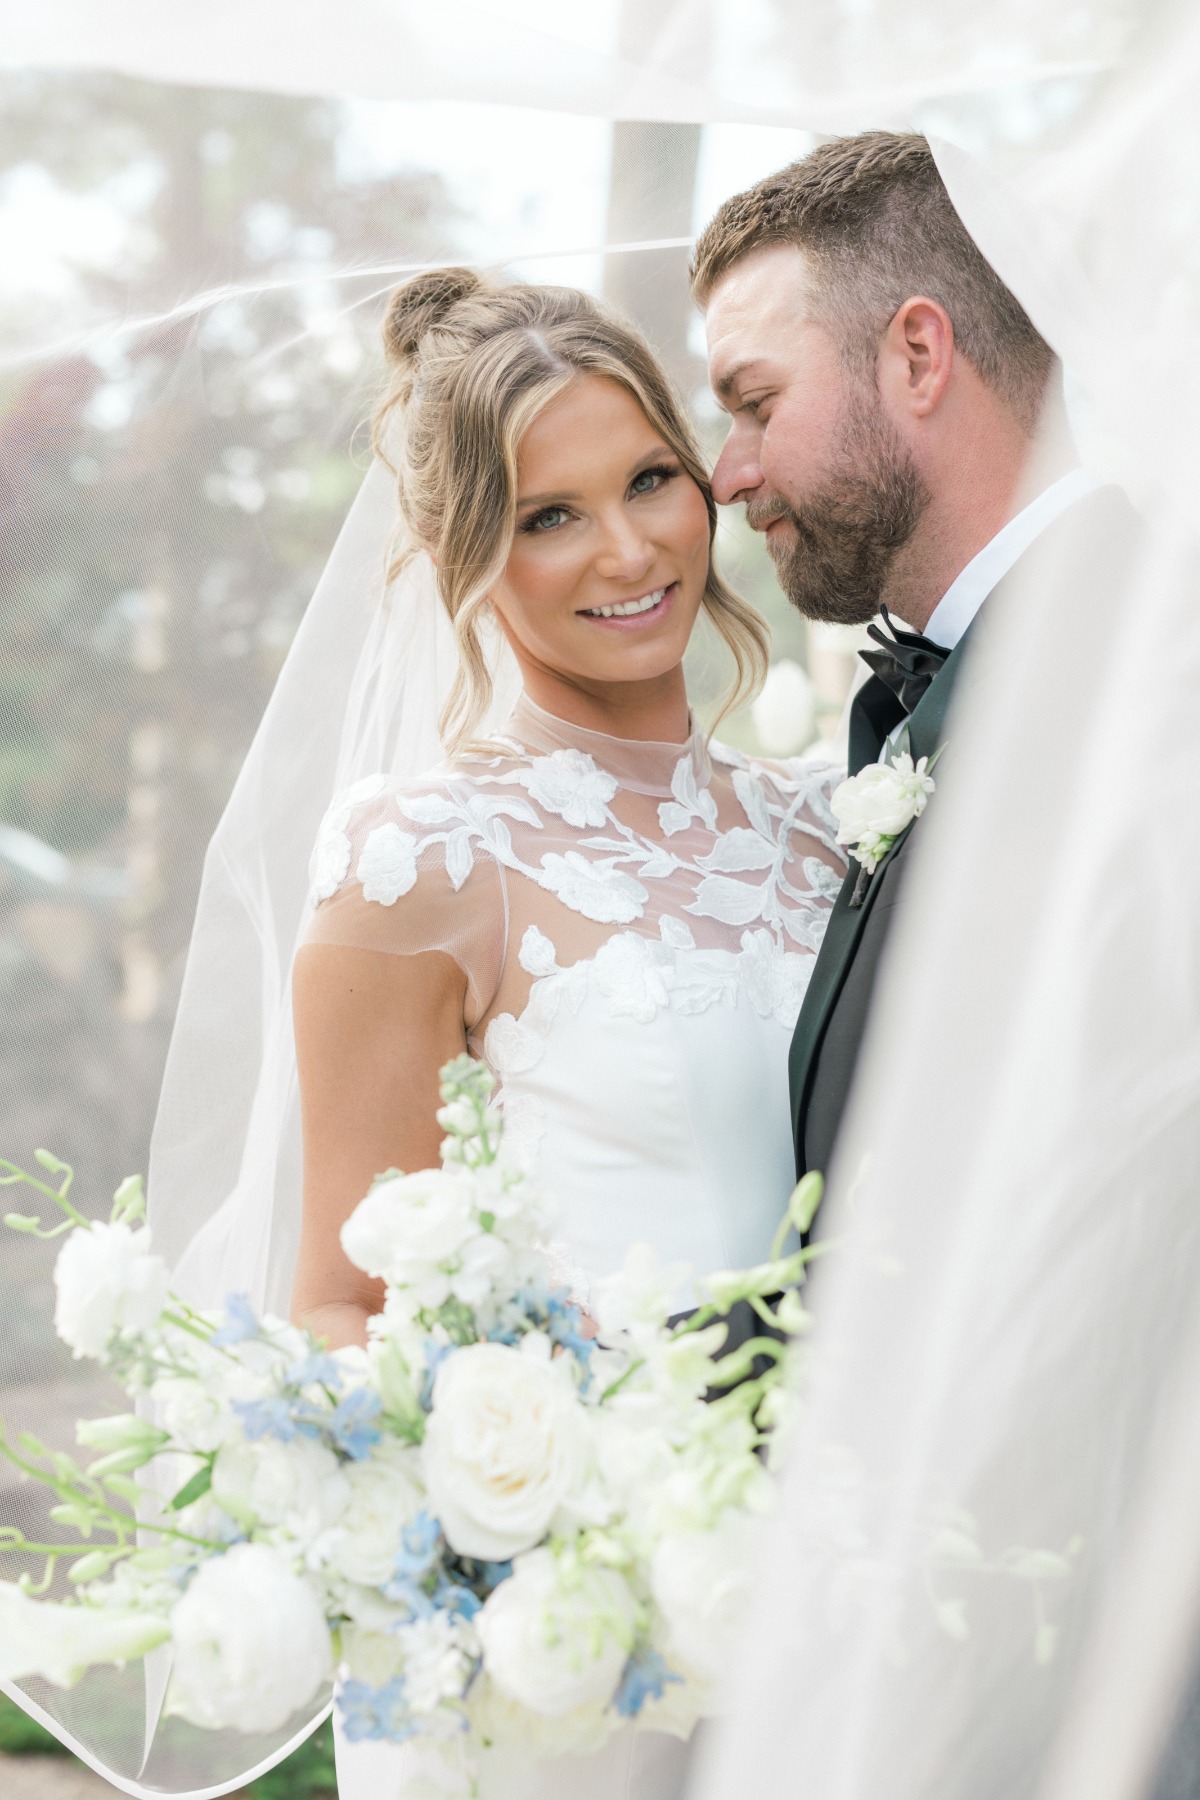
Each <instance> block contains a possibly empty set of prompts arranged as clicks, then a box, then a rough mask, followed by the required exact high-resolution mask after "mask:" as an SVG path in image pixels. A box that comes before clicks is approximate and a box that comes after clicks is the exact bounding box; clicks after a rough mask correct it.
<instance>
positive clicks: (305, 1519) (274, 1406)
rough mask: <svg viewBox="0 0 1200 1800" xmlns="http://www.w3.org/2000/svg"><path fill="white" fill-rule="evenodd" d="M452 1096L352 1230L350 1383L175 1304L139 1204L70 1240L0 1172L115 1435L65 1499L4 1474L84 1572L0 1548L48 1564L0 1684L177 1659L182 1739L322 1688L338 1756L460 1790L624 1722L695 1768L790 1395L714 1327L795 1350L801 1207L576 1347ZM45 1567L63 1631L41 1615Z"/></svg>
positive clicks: (489, 1116) (536, 1199)
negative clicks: (412, 1771)
mask: <svg viewBox="0 0 1200 1800" xmlns="http://www.w3.org/2000/svg"><path fill="white" fill-rule="evenodd" d="M442 1096H443V1100H444V1105H443V1107H442V1110H441V1111H440V1113H439V1115H438V1117H439V1122H440V1123H441V1125H442V1127H443V1129H444V1130H445V1132H446V1134H447V1135H446V1140H445V1143H444V1145H443V1150H442V1156H443V1163H442V1166H441V1168H439V1169H431V1170H424V1171H422V1172H420V1173H417V1174H408V1175H405V1174H399V1173H397V1172H395V1171H390V1172H388V1173H387V1174H384V1175H381V1176H380V1177H378V1179H377V1180H376V1181H375V1183H374V1185H373V1186H372V1188H371V1191H370V1193H369V1194H368V1195H367V1196H366V1198H365V1199H364V1200H363V1201H362V1203H361V1204H360V1205H359V1206H358V1207H357V1209H356V1210H355V1212H354V1213H353V1214H352V1215H351V1217H350V1218H349V1219H348V1221H347V1222H346V1225H345V1226H344V1228H343V1232H342V1242H343V1245H344V1247H345V1250H346V1252H347V1254H348V1256H349V1257H350V1258H351V1260H352V1261H353V1262H354V1263H355V1264H356V1265H357V1266H358V1267H360V1268H362V1269H364V1270H365V1271H366V1272H367V1273H368V1274H370V1275H372V1276H376V1277H378V1278H380V1279H381V1280H382V1281H383V1283H384V1285H385V1290H386V1301H385V1305H384V1307H383V1310H382V1312H381V1313H380V1314H379V1315H378V1316H377V1317H376V1318H375V1319H374V1320H373V1321H372V1325H371V1335H370V1342H369V1345H368V1347H367V1349H366V1350H365V1351H364V1350H361V1349H347V1350H340V1351H335V1352H332V1353H330V1352H328V1351H327V1350H326V1349H325V1348H324V1347H323V1346H322V1345H321V1344H320V1343H319V1342H318V1341H316V1340H315V1339H314V1338H313V1337H312V1336H311V1334H309V1333H307V1332H305V1331H303V1330H300V1329H298V1328H297V1327H296V1326H294V1325H291V1324H288V1323H285V1322H284V1321H282V1320H279V1319H272V1318H263V1317H259V1316H257V1314H256V1313H255V1311H254V1309H253V1308H252V1307H251V1306H250V1304H249V1303H248V1302H247V1301H246V1299H244V1298H242V1297H239V1296H237V1295H233V1296H231V1297H230V1298H229V1299H228V1300H227V1302H226V1305H225V1310H224V1313H223V1315H221V1316H215V1315H212V1314H208V1313H201V1312H197V1311H195V1310H194V1309H192V1308H191V1307H189V1306H187V1305H185V1304H184V1303H183V1302H182V1301H180V1300H178V1299H176V1298H174V1297H173V1296H172V1295H171V1294H170V1293H169V1291H168V1277H167V1271H166V1268H165V1266H164V1264H163V1263H162V1261H161V1260H160V1259H159V1258H158V1257H156V1256H155V1254H154V1251H153V1248H152V1245H151V1241H150V1233H149V1230H148V1228H147V1227H146V1225H145V1223H144V1205H143V1198H142V1190H141V1184H140V1182H138V1181H137V1180H132V1181H128V1182H126V1183H124V1184H123V1185H122V1187H121V1188H120V1189H119V1190H118V1192H117V1195H116V1197H115V1200H114V1204H113V1210H112V1216H111V1218H110V1219H109V1221H108V1222H107V1223H89V1221H88V1220H86V1219H85V1218H84V1217H83V1216H82V1215H81V1214H80V1213H79V1212H78V1211H77V1209H76V1208H75V1206H74V1204H73V1202H72V1201H71V1198H70V1189H71V1171H70V1170H69V1169H68V1168H67V1167H66V1165H65V1164H62V1163H60V1162H58V1161H57V1160H56V1159H55V1158H54V1157H52V1156H50V1155H49V1154H47V1153H46V1152H40V1153H39V1155H38V1162H39V1164H40V1165H41V1168H42V1171H43V1175H44V1176H45V1177H46V1178H47V1179H41V1178H39V1177H35V1176H32V1175H27V1174H26V1173H25V1172H24V1171H21V1170H19V1169H17V1168H15V1166H14V1165H11V1164H4V1165H3V1169H4V1170H5V1171H7V1172H6V1173H5V1174H3V1175H2V1176H0V1180H4V1181H6V1182H7V1183H10V1184H12V1183H16V1182H23V1183H25V1184H27V1185H30V1186H32V1187H33V1188H35V1189H37V1190H38V1191H39V1192H40V1193H41V1194H42V1196H43V1199H45V1200H51V1201H53V1202H54V1203H55V1204H56V1205H57V1206H58V1207H59V1208H60V1209H61V1211H62V1212H63V1213H64V1214H65V1217H64V1218H63V1219H62V1221H61V1222H59V1223H58V1224H56V1225H54V1226H51V1227H47V1226H46V1225H45V1224H44V1222H43V1221H42V1220H41V1219H40V1218H39V1217H36V1216H34V1217H25V1216H21V1215H16V1214H10V1215H8V1218H7V1221H6V1222H7V1224H8V1225H10V1226H11V1227H13V1228H14V1229H17V1230H21V1231H28V1232H34V1233H38V1234H40V1235H59V1234H62V1235H63V1236H64V1237H65V1242H64V1244H63V1247H62V1250H61V1251H60V1253H59V1257H58V1263H57V1267H56V1271H55V1284H56V1290H57V1303H56V1312H55V1325H56V1328H57V1331H58V1334H59V1336H60V1337H61V1338H62V1339H63V1341H64V1342H65V1343H66V1344H68V1345H69V1346H70V1347H71V1349H72V1350H73V1351H74V1353H75V1355H76V1356H87V1357H92V1358H95V1359H97V1360H98V1361H100V1362H102V1363H104V1364H106V1365H107V1366H108V1367H109V1368H110V1369H111V1370H112V1372H113V1373H114V1374H115V1375H116V1376H117V1377H118V1379H119V1380H120V1381H121V1383H122V1385H123V1386H124V1387H125V1389H126V1391H127V1393H128V1394H129V1396H130V1398H131V1400H132V1402H133V1407H132V1409H131V1410H130V1411H129V1412H128V1413H126V1414H123V1415H121V1416H119V1417H116V1418H110V1419H101V1420H93V1421H90V1422H85V1423H81V1424H80V1425H79V1426H78V1428H77V1438H78V1442H79V1443H80V1444H81V1445H83V1446H84V1447H85V1448H86V1449H88V1450H90V1451H92V1452H94V1453H95V1459H94V1460H92V1461H91V1462H89V1463H88V1465H87V1467H86V1468H84V1467H81V1466H80V1465H79V1463H78V1462H77V1461H76V1460H75V1459H73V1458H72V1457H70V1456H68V1455H66V1454H63V1453H61V1452H57V1451H55V1452H52V1451H49V1450H47V1449H46V1448H45V1446H43V1445H42V1444H40V1443H39V1442H37V1441H36V1440H35V1439H33V1438H31V1437H28V1436H24V1437H22V1438H21V1439H20V1440H18V1441H17V1442H16V1443H15V1444H10V1443H7V1442H2V1443H0V1447H2V1448H3V1452H4V1454H5V1455H7V1456H8V1457H9V1458H10V1459H11V1460H12V1461H13V1462H15V1463H16V1464H17V1466H18V1467H19V1468H20V1469H21V1470H22V1471H23V1472H24V1473H25V1474H26V1475H28V1476H31V1477H36V1478H37V1479H38V1480H40V1481H43V1482H45V1483H46V1484H47V1485H48V1486H49V1487H50V1488H51V1489H53V1490H54V1493H55V1497H56V1502H57V1503H56V1504H55V1506H54V1507H53V1508H52V1509H51V1517H52V1518H53V1519H54V1520H55V1522H56V1523H57V1524H58V1525H60V1526H61V1527H63V1528H64V1529H65V1530H66V1531H73V1532H75V1533H76V1534H78V1535H80V1536H81V1537H82V1538H83V1539H85V1540H86V1544H85V1545H83V1546H80V1545H74V1546H71V1545H68V1544H63V1543H49V1544H35V1543H32V1542H30V1541H29V1540H28V1539H27V1538H26V1537H25V1536H24V1535H23V1534H22V1533H21V1532H19V1531H18V1530H16V1529H14V1528H7V1527H6V1528H3V1529H0V1549H7V1550H9V1551H15V1552H23V1553H26V1554H28V1553H37V1554H39V1555H44V1556H45V1557H46V1559H47V1562H46V1568H45V1573H44V1576H43V1577H42V1579H41V1581H40V1582H35V1581H34V1580H33V1578H32V1577H31V1576H28V1575H27V1576H26V1577H24V1578H23V1579H22V1580H21V1581H19V1582H16V1583H5V1584H0V1676H3V1677H5V1678H7V1679H8V1680H10V1681H11V1680H16V1679H20V1678H23V1677H25V1676H29V1675H41V1676H43V1677H45V1678H47V1679H49V1680H50V1681H52V1682H56V1683H59V1684H68V1683H70V1682H72V1681H73V1680H76V1679H77V1678H78V1677H79V1675H80V1674H81V1673H82V1672H83V1671H84V1670H85V1669H87V1668H88V1667H90V1666H91V1665H93V1664H96V1663H102V1662H124V1661H126V1660H127V1659H130V1658H134V1657H139V1656H142V1655H144V1654H146V1653H147V1652H149V1651H150V1650H152V1649H154V1648H155V1647H156V1646H158V1645H160V1644H169V1645H170V1647H171V1658H172V1670H171V1676H170V1686H169V1690H168V1701H167V1704H168V1708H169V1709H170V1710H171V1711H173V1712H174V1713H176V1714H178V1715H181V1716H182V1717H183V1718H185V1719H188V1720H190V1721H192V1722H193V1723H195V1724H197V1725H200V1726H205V1727H210V1728H213V1729H219V1728H222V1727H234V1728H238V1729H241V1730H244V1731H273V1730H278V1729H280V1728H281V1727H283V1726H284V1725H285V1724H286V1723H287V1722H288V1721H289V1720H292V1719H295V1718H296V1717H297V1715H300V1714H301V1712H302V1709H303V1708H305V1707H308V1706H312V1705H314V1704H315V1703H318V1702H319V1697H320V1696H321V1694H322V1692H323V1690H324V1688H325V1687H326V1686H327V1684H329V1683H330V1682H331V1681H336V1682H337V1693H338V1704H339V1706H340V1709H341V1715H342V1720H343V1724H344V1727H345V1730H346V1732H347V1734H348V1735H349V1736H350V1737H351V1738H360V1737H373V1738H386V1739H390V1740H392V1741H394V1742H401V1741H405V1740H409V1739H414V1740H419V1741H423V1742H424V1743H426V1744H427V1745H428V1744H432V1745H438V1746H440V1747H441V1750H440V1752H439V1753H440V1754H444V1755H445V1757H446V1758H447V1760H448V1761H450V1762H452V1763H454V1764H455V1765H456V1766H457V1767H458V1768H459V1769H460V1771H462V1772H465V1773H466V1775H467V1776H468V1777H470V1776H471V1775H472V1774H473V1772H474V1770H475V1769H476V1768H477V1766H478V1762H479V1758H480V1757H481V1756H482V1755H485V1754H487V1755H494V1756H499V1757H503V1755H504V1753H505V1748H506V1747H507V1749H508V1750H510V1751H512V1752H515V1753H517V1754H518V1755H519V1756H520V1757H522V1758H523V1759H525V1760H528V1759H529V1758H531V1757H538V1756H547V1755H555V1754H561V1753H564V1752H568V1751H576V1752H577V1751H590V1750H592V1749H594V1748H596V1747H598V1746H599V1745H601V1744H602V1743H603V1742H604V1740H605V1739H606V1738H607V1737H608V1736H609V1735H610V1734H611V1733H612V1732H613V1731H614V1730H616V1729H617V1728H618V1727H619V1726H620V1725H621V1724H622V1723H623V1722H625V1721H630V1720H636V1721H637V1722H638V1723H639V1724H640V1725H645V1726H649V1727H653V1728H655V1729H659V1730H667V1731H672V1732H676V1733H678V1734H679V1735H681V1736H686V1735H687V1734H688V1732H690V1730H691V1728H692V1726H693V1725H694V1723H695V1722H696V1720H697V1719H698V1718H699V1717H700V1716H701V1715H703V1714H704V1713H705V1712H707V1711H710V1710H711V1709H712V1705H713V1688H714V1682H715V1678H716V1676H717V1674H718V1670H719V1667H720V1665H721V1663H722V1660H723V1658H724V1657H725V1656H726V1655H727V1651H728V1643H729V1633H730V1629H731V1625H732V1624H733V1623H734V1620H735V1617H736V1613H737V1610H738V1603H739V1600H740V1597H741V1594H742V1590H743V1587H744V1585H745V1577H746V1572H747V1562H748V1556H749V1550H750V1545H751V1540H752V1538H753V1535H754V1526H755V1521H756V1518H757V1517H758V1515H760V1514H761V1513H762V1512H763V1511H764V1510H765V1509H766V1507H767V1506H768V1504H769V1501H770V1496H771V1489H772V1485H773V1476H772V1474H771V1472H770V1458H769V1457H768V1458H767V1459H765V1460H764V1458H763V1456H762V1455H761V1454H760V1450H761V1447H762V1446H763V1444H764V1440H765V1439H766V1438H767V1436H768V1434H769V1432H770V1430H771V1428H772V1426H774V1425H776V1424H777V1423H778V1422H779V1419H780V1417H781V1413H782V1410H783V1407H784V1403H785V1395H786V1393H787V1388H786V1385H785V1381H784V1373H783V1362H784V1358H785V1352H784V1351H783V1349H782V1347H781V1345H780V1344H779V1343H777V1342H775V1341H774V1340H772V1339H770V1338H767V1337H762V1338H755V1339H754V1340H752V1341H751V1342H750V1343H749V1344H746V1345H744V1346H742V1347H741V1348H740V1349H739V1350H737V1351H736V1352H734V1353H732V1354H730V1355H728V1356H726V1357H724V1358H723V1359H721V1360H718V1357H719V1353H720V1351H721V1349H722V1347H723V1345H724V1342H725V1338H726V1326H725V1325H724V1323H723V1322H721V1321H720V1320H719V1319H718V1318H717V1316H716V1315H717V1314H718V1313H719V1312H722V1311H725V1310H727V1309H728V1308H729V1307H730V1306H731V1305H732V1304H733V1303H734V1302H735V1301H736V1300H738V1299H742V1298H745V1299H748V1300H749V1301H750V1303H751V1305H752V1306H754V1307H755V1308H756V1309H757V1310H758V1311H759V1312H760V1313H761V1314H762V1316H763V1317H764V1319H767V1320H770V1321H771V1322H772V1323H777V1324H780V1325H782V1326H784V1327H785V1328H786V1329H787V1330H789V1331H792V1332H795V1331H797V1330H799V1329H800V1328H801V1327H802V1326H803V1324H804V1314H803V1310H802V1308H801V1305H800V1302H799V1298H798V1296H797V1295H796V1294H795V1292H794V1291H789V1292H788V1293H787V1294H786V1295H785V1299H784V1301H783V1303H782V1311H781V1313H779V1314H776V1315H772V1314H771V1313H770V1312H768V1311H767V1309H766V1307H765V1296H767V1295H768V1294H778V1293H779V1291H780V1290H781V1289H791V1288H792V1286H793V1284H794V1283H795V1282H796V1281H797V1279H798V1278H799V1276H800V1273H801V1270H802V1267H803V1264H804V1261H805V1259H806V1257H807V1256H808V1255H809V1254H810V1253H809V1252H806V1251H796V1252H794V1253H792V1254H787V1255H785V1254H784V1245H785V1242H786V1240H787V1234H788V1232H789V1230H790V1229H791V1228H792V1227H793V1226H794V1227H797V1228H800V1229H803V1228H804V1227H805V1226H806V1225H807V1224H808V1223H809V1222H810V1220H811V1217H812V1214H813V1212H814V1211H815V1208H816V1204H817V1201H818V1199H819V1193H820V1183H819V1178H816V1177H813V1178H811V1179H809V1180H808V1181H807V1182H806V1183H804V1184H802V1185H801V1187H800V1188H799V1189H798V1190H797V1192H796V1195H795V1196H793V1200H792V1203H791V1206H790V1209H789V1213H788V1216H787V1217H786V1218H785V1219H784V1221H783V1222H782V1224H781V1226H780V1231H779V1235H778V1238H777V1240H776V1244H775V1246H774V1254H773V1256H772V1259H771V1260H770V1261H769V1262H767V1263H765V1264H763V1265H762V1266H761V1267H760V1268H757V1269H754V1270H750V1271H744V1272H737V1273H730V1274H727V1275H721V1276H710V1277H709V1278H708V1280H707V1282H706V1283H705V1284H704V1296H703V1297H704V1304H703V1305H702V1306H701V1308H700V1310H699V1311H698V1312H697V1313H695V1314H694V1315H693V1316H692V1317H691V1318H689V1319H687V1320H686V1321H684V1322H683V1323H681V1324H679V1325H676V1326H675V1327H673V1328H672V1327H668V1326H667V1325H666V1323H665V1320H666V1318H667V1315H668V1313H669V1312H670V1311H671V1309H672V1306H673V1303H674V1296H675V1294H676V1293H677V1291H678V1288H679V1284H680V1281H681V1279H682V1278H683V1276H684V1274H685V1271H683V1270H681V1269H677V1268H675V1269H672V1268H665V1267H663V1266H662V1265H661V1263H660V1262H659V1260H658V1259H657V1257H656V1256H655V1255H654V1254H653V1253H652V1252H651V1251H650V1250H648V1249H646V1248H645V1247H637V1248H635V1249H633V1250H631V1251H630V1253H629V1256H628V1259H627V1261H626V1264H625V1266H624V1268H623V1270H622V1271H621V1272H620V1273H619V1274H618V1275H616V1276H615V1277H613V1278H610V1279H608V1280H606V1281H603V1282H601V1283H600V1284H599V1286H598V1288H597V1290H596V1293H595V1295H594V1297H593V1298H592V1299H591V1300H590V1302H589V1305H590V1306H591V1310H592V1312H593V1313H594V1319H595V1327H596V1329H597V1332H598V1335H596V1336H594V1337H593V1336H588V1335H585V1325H586V1321H585V1320H584V1318H583V1315H582V1314H581V1312H580V1310H579V1308H578V1307H577V1306H576V1305H575V1304H573V1302H572V1300H571V1298H570V1296H569V1294H568V1293H567V1292H566V1291H565V1290H564V1289H561V1288H555V1287H553V1286H551V1285H550V1284H549V1282H548V1279H547V1272H546V1271H547V1265H546V1261H545V1259H544V1257H543V1256H542V1254H541V1253H540V1251H539V1245H540V1244H542V1243H544V1241H545V1240H546V1238H547V1235H548V1233H549V1231H550V1229H551V1221H550V1218H549V1216H548V1209H547V1205H546V1202H545V1200H544V1199H543V1197H542V1196H541V1195H540V1194H539V1193H538V1192H537V1191H536V1189H535V1188H534V1187H533V1185H532V1184H531V1183H530V1181H529V1180H528V1178H527V1177H526V1175H525V1174H524V1173H523V1172H522V1171H521V1170H520V1169H519V1168H518V1167H516V1166H515V1165H514V1164H513V1163H512V1162H511V1161H510V1160H509V1159H507V1158H506V1156H505V1153H504V1147H503V1133H502V1121H501V1117H500V1115H499V1113H498V1112H497V1111H496V1110H495V1109H494V1107H493V1105H492V1103H491V1080H490V1077H489V1076H488V1074H487V1072H486V1070H485V1069H483V1068H482V1067H481V1066H480V1065H479V1064H477V1063H475V1062H474V1061H472V1059H471V1058H469V1057H465V1056H464V1057H460V1058H458V1059H457V1060H456V1061H455V1062H453V1063H450V1064H448V1065H447V1067H446V1069H445V1070H444V1071H443V1086H442ZM587 1329H589V1330H590V1329H591V1327H590V1326H588V1327H587ZM80 1551H82V1554H81V1553H80ZM63 1557H70V1558H71V1561H70V1565H69V1567H68V1568H67V1570H66V1579H67V1582H68V1583H69V1584H70V1586H71V1587H72V1588H73V1589H74V1597H73V1598H72V1599H70V1600H67V1601H54V1600H52V1599H50V1598H48V1597H46V1596H47V1595H48V1594H49V1592H50V1588H51V1584H52V1581H53V1578H54V1574H55V1568H56V1565H57V1563H58V1562H59V1560H60V1559H61V1558H63Z"/></svg>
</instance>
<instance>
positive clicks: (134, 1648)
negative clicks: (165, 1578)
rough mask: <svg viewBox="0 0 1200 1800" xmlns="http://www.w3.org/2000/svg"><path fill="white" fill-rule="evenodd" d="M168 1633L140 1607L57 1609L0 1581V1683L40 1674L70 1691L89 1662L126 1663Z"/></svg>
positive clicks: (167, 1628) (162, 1623) (160, 1620)
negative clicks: (136, 1609)
mask: <svg viewBox="0 0 1200 1800" xmlns="http://www.w3.org/2000/svg"><path fill="white" fill-rule="evenodd" d="M170 1635H171V1627H170V1625H169V1624H168V1622H167V1621H166V1619H164V1618H161V1617H157V1618H156V1617H155V1615H154V1614H153V1613H152V1612H149V1611H146V1610H145V1609H141V1610H139V1611H137V1612H129V1611H125V1610H124V1609H122V1608H118V1607H108V1606H59V1605H56V1604H55V1603H54V1602H52V1601H49V1600H31V1599H30V1597H29V1595H28V1594H25V1593H23V1592H22V1591H21V1589H20V1588H19V1587H16V1586H15V1585H13V1584H12V1583H11V1582H7V1581H5V1582H0V1680H4V1681H24V1680H25V1678H26V1677H27V1676H29V1675H40V1676H42V1677H43V1679H44V1680H46V1681H52V1682H53V1683H54V1685H55V1686H56V1687H72V1686H73V1685H74V1683H75V1682H77V1681H78V1680H79V1677H80V1676H81V1675H82V1674H83V1673H84V1671H85V1670H86V1669H89V1668H91V1667H92V1665H93V1664H95V1663H125V1662H130V1661H132V1660H133V1659H134V1658H135V1657H139V1656H145V1655H146V1653H147V1652H148V1651H150V1650H153V1649H154V1647H155V1646H156V1645H157V1644H161V1643H164V1642H165V1640H166V1639H167V1638H168V1637H170Z"/></svg>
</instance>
